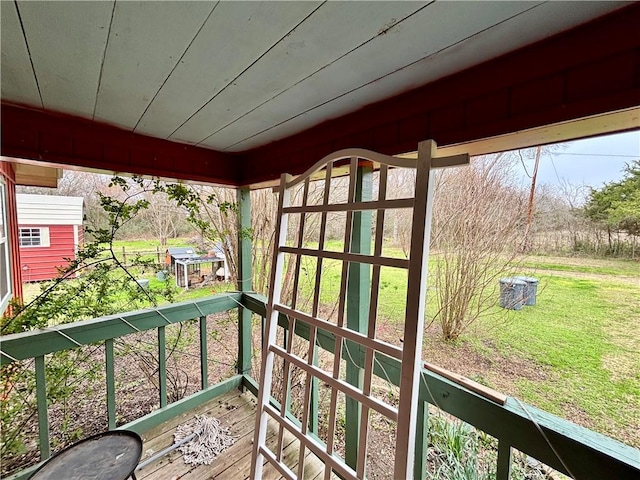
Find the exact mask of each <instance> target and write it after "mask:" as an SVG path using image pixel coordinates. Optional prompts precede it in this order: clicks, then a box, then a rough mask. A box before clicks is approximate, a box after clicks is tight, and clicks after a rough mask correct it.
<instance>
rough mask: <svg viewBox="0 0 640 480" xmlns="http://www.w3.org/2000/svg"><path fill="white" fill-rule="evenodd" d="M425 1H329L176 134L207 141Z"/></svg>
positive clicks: (198, 140) (421, 6)
mask: <svg viewBox="0 0 640 480" xmlns="http://www.w3.org/2000/svg"><path fill="white" fill-rule="evenodd" d="M425 5H426V3H425V2H328V3H325V4H324V5H323V6H322V7H320V8H319V9H318V10H317V11H316V12H315V13H314V14H313V16H312V17H310V18H309V19H308V20H307V21H305V22H303V23H302V24H301V25H300V26H299V27H298V28H296V29H295V31H293V32H292V33H291V34H290V35H288V36H287V37H286V38H285V39H283V40H282V41H281V42H280V43H279V44H278V45H276V46H275V47H274V48H273V49H272V50H271V51H269V53H268V54H267V55H265V56H264V57H262V58H261V59H260V60H259V61H257V62H256V63H255V64H254V65H252V66H251V68H250V69H248V70H247V71H246V72H245V73H243V74H242V75H241V76H240V77H239V78H238V79H237V80H236V81H235V82H233V84H230V85H228V86H227V87H226V88H225V89H224V90H223V91H222V92H221V93H220V94H219V95H218V96H216V97H215V98H214V99H213V100H212V101H211V102H210V103H208V104H207V105H206V106H205V107H204V108H203V109H202V110H200V111H199V112H198V113H197V114H196V115H194V116H193V117H191V118H190V119H189V120H188V121H187V122H186V123H185V124H184V125H183V126H182V127H180V128H179V129H178V130H177V131H176V132H175V133H174V134H173V135H172V136H171V139H176V140H182V141H188V142H195V143H197V142H201V141H203V140H205V139H206V137H208V136H209V135H210V134H211V133H212V132H215V131H216V130H217V129H220V128H222V127H224V126H225V125H226V124H228V123H229V122H232V121H233V120H236V119H238V118H239V117H241V116H242V115H243V114H246V113H247V112H249V111H250V110H251V109H253V108H255V107H257V106H259V105H260V104H262V103H264V102H266V101H268V100H269V99H270V98H272V97H273V96H275V95H277V94H278V93H280V92H282V91H283V90H285V89H287V88H289V87H291V86H292V85H294V84H295V83H297V82H299V81H301V80H303V79H304V78H305V77H307V76H308V75H310V74H311V73H313V72H315V71H317V70H319V69H321V68H324V67H326V66H328V65H329V64H331V63H332V62H333V61H335V60H336V59H338V58H340V57H341V56H343V55H345V54H347V53H348V52H349V51H351V50H353V49H354V48H357V47H358V46H360V45H362V44H363V43H364V42H367V41H370V40H371V39H373V38H375V37H376V36H378V35H384V34H385V33H381V32H385V31H386V30H387V29H388V28H389V27H391V26H392V25H394V24H395V23H397V22H398V21H400V20H402V19H403V18H405V17H406V16H408V15H410V14H412V13H414V12H416V11H417V10H419V9H420V8H423V7H424V6H425Z"/></svg>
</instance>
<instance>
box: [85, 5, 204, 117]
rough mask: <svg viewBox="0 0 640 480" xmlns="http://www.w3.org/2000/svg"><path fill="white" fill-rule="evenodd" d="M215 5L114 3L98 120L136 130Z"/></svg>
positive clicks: (97, 107) (96, 115)
mask: <svg viewBox="0 0 640 480" xmlns="http://www.w3.org/2000/svg"><path fill="white" fill-rule="evenodd" d="M214 6H215V3H210V2H118V3H116V9H115V12H114V15H113V22H112V25H111V32H110V34H109V43H108V45H107V51H106V55H105V61H104V67H103V72H102V81H101V82H100V91H99V92H98V102H97V104H96V112H95V119H96V120H99V121H105V122H108V123H111V124H115V125H119V126H122V127H125V128H128V129H133V126H135V124H136V123H137V122H138V119H139V118H140V117H141V116H142V114H143V113H144V110H145V108H146V107H147V105H149V103H150V102H151V100H152V99H153V97H154V96H155V94H156V93H157V92H158V90H159V89H160V87H161V86H162V83H163V82H164V81H165V80H166V78H167V77H168V76H169V74H170V73H171V70H172V69H173V68H174V67H175V65H176V64H177V62H178V61H179V60H180V57H181V56H182V54H183V53H184V52H185V50H186V49H187V47H188V46H189V43H190V42H191V40H192V39H193V38H194V36H195V35H196V33H197V31H198V29H199V28H200V27H201V26H202V24H203V23H204V21H205V19H206V18H207V16H208V15H209V13H210V12H211V10H212V9H213V7H214Z"/></svg>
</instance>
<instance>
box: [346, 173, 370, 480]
mask: <svg viewBox="0 0 640 480" xmlns="http://www.w3.org/2000/svg"><path fill="white" fill-rule="evenodd" d="M372 184H373V169H372V168H371V167H358V171H357V175H356V192H355V201H356V202H362V201H370V200H371V199H372ZM371 217H372V216H371V211H359V212H355V213H354V214H353V231H352V235H351V249H350V251H351V253H363V254H370V253H371ZM370 277H371V266H370V265H366V264H362V263H350V264H349V274H348V282H347V327H348V328H350V329H351V330H355V331H357V332H360V333H364V334H366V333H367V320H368V318H369V301H370V292H369V290H370V283H371V281H370ZM345 346H346V348H347V349H348V353H350V355H346V356H345V357H344V358H345V361H346V366H347V370H346V380H347V382H348V383H350V384H351V385H353V386H354V387H356V388H358V389H362V386H363V381H364V370H363V369H362V368H360V367H359V366H358V365H356V364H355V363H353V362H352V357H353V360H356V358H357V357H359V356H360V347H359V346H358V344H357V343H355V342H352V341H350V340H345ZM360 414H361V405H360V403H359V402H357V401H356V400H354V399H352V398H350V397H349V396H347V397H346V412H345V421H346V432H345V437H346V439H345V440H346V441H345V461H346V463H347V465H349V466H350V467H351V468H353V469H354V470H355V469H356V463H357V460H358V443H359V436H360Z"/></svg>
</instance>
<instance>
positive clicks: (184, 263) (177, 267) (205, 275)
mask: <svg viewBox="0 0 640 480" xmlns="http://www.w3.org/2000/svg"><path fill="white" fill-rule="evenodd" d="M165 263H166V265H167V267H168V268H169V269H170V271H171V272H173V274H174V276H175V279H176V285H177V286H178V287H183V288H187V289H188V288H189V287H192V286H196V285H199V284H202V283H205V282H207V281H215V280H219V279H220V280H225V281H228V280H229V269H228V268H227V259H226V257H225V255H224V253H221V252H220V250H219V249H213V250H211V251H209V252H208V253H207V254H206V255H199V254H198V253H197V252H196V250H195V249H194V248H193V247H169V248H168V249H167V251H166V257H165Z"/></svg>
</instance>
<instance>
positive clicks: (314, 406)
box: [309, 346, 320, 435]
mask: <svg viewBox="0 0 640 480" xmlns="http://www.w3.org/2000/svg"><path fill="white" fill-rule="evenodd" d="M313 364H314V365H318V347H317V346H316V347H315V348H314V349H313ZM319 388H320V384H319V382H318V377H315V376H314V377H312V379H311V397H310V405H309V432H311V433H315V434H316V435H317V434H318V406H319V402H320V399H319V398H318V389H319Z"/></svg>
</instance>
